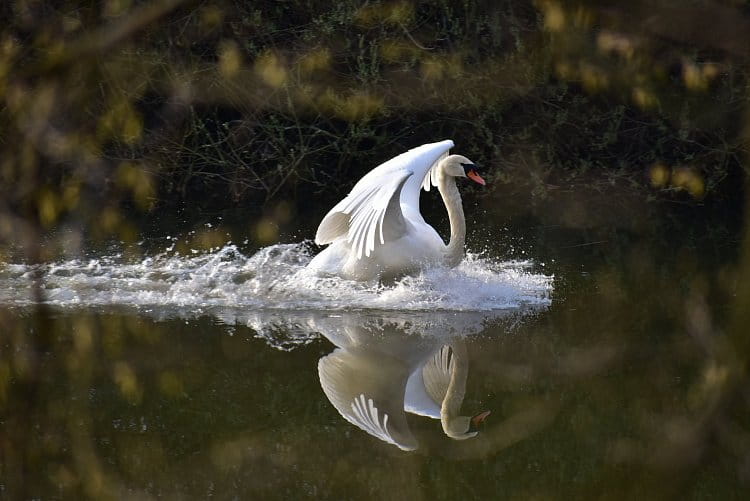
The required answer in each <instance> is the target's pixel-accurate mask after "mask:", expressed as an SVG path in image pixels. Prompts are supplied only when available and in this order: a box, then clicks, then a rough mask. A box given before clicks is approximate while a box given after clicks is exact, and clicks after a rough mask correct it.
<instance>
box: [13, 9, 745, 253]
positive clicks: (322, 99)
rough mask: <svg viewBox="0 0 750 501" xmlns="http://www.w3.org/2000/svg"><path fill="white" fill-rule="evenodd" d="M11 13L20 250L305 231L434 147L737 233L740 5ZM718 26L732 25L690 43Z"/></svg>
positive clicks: (509, 183) (509, 178)
mask: <svg viewBox="0 0 750 501" xmlns="http://www.w3.org/2000/svg"><path fill="white" fill-rule="evenodd" d="M3 9H4V11H5V12H4V14H5V16H4V17H5V18H7V19H9V21H10V22H9V23H8V24H7V25H6V26H5V27H4V28H3V31H2V33H1V34H0V48H1V49H2V50H0V95H1V96H2V98H3V107H2V108H1V109H0V132H2V143H1V144H0V148H2V152H3V168H2V175H3V183H2V188H0V189H1V190H2V193H0V194H1V195H2V198H3V200H4V201H3V203H2V205H0V219H1V220H2V221H3V224H1V225H0V234H1V235H2V236H3V237H4V238H6V239H13V238H11V237H13V236H14V235H17V232H16V229H17V228H19V227H20V228H23V231H22V233H23V234H28V235H30V236H29V237H28V238H27V239H28V240H29V241H33V240H38V236H39V235H43V234H45V233H47V232H48V231H49V230H51V229H55V228H59V227H66V226H70V227H83V228H84V229H85V232H86V233H87V235H89V236H93V237H94V238H107V237H114V238H118V239H122V240H124V241H131V240H133V239H134V238H136V235H137V233H138V228H137V224H133V221H134V220H136V221H137V220H138V216H139V214H140V215H145V216H146V217H148V214H150V213H153V212H154V211H156V210H162V211H170V210H174V209H175V208H176V207H179V206H181V205H182V206H185V205H188V206H191V207H200V208H202V209H221V208H226V207H228V206H232V205H236V204H244V206H247V207H258V208H260V207H268V206H276V205H277V204H278V203H279V201H289V202H291V203H293V204H294V205H295V207H298V208H300V210H310V209H311V208H314V207H315V206H317V205H324V203H327V202H330V201H334V200H336V199H337V198H340V197H341V196H342V195H343V194H345V193H346V191H347V190H348V189H349V187H350V186H351V184H352V183H353V182H354V181H355V180H356V179H358V178H359V177H360V176H361V175H362V174H364V173H365V172H367V171H368V170H369V169H371V168H372V167H374V166H375V165H377V164H378V163H380V162H382V161H384V160H385V159H387V158H390V157H391V156H393V155H395V154H398V153H400V152H402V151H404V150H405V149H408V148H410V147H413V146H416V145H419V144H422V143H425V142H430V141H434V140H438V139H442V138H452V139H454V140H455V142H456V144H457V145H459V146H457V151H458V150H460V151H462V152H467V154H468V153H469V152H470V154H471V156H472V158H476V160H477V162H479V163H480V164H482V165H483V166H485V169H486V173H487V177H488V181H489V182H490V184H491V185H493V186H497V187H499V188H497V189H499V190H501V191H503V192H504V194H505V196H510V197H513V196H514V195H516V196H518V197H519V198H518V201H519V203H524V204H532V205H533V204H535V203H538V202H539V201H544V200H546V199H547V198H549V197H552V198H554V197H555V196H556V190H561V189H562V190H581V191H583V192H586V191H591V192H594V193H602V192H604V193H609V194H612V195H613V196H616V195H617V194H618V193H620V192H626V193H633V192H635V193H637V195H638V197H639V198H640V199H641V200H642V201H643V204H644V206H649V205H653V202H656V203H657V204H659V203H662V205H663V202H664V203H667V205H671V204H678V205H688V206H706V205H708V206H716V205H718V206H720V209H719V211H720V212H725V213H727V214H735V215H736V214H739V213H740V212H741V211H740V210H738V209H737V207H738V206H739V205H740V204H741V203H742V198H743V197H744V192H743V190H742V182H743V179H744V171H745V169H746V150H747V144H748V137H747V136H748V132H747V131H748V130H750V124H749V123H748V121H749V120H750V119H749V118H748V117H749V116H750V115H749V114H748V109H747V100H748V93H747V85H748V83H747V64H746V63H747V58H748V51H747V49H746V45H743V44H742V43H740V41H741V40H744V39H747V35H746V33H747V32H748V31H747V30H745V31H743V30H744V29H745V27H747V25H748V18H747V16H746V15H745V13H744V11H743V8H742V7H732V6H731V2H728V3H727V2H724V3H718V2H713V1H701V2H696V3H695V4H694V5H693V7H691V8H689V9H681V8H679V6H678V4H677V3H676V2H672V1H668V0H664V1H661V2H657V4H655V5H652V4H651V3H648V2H636V3H635V4H631V3H628V5H627V6H625V5H624V4H622V2H616V1H611V2H605V3H604V4H602V3H601V2H587V1H580V2H572V3H567V2H565V3H563V2H556V1H552V0H539V1H517V0H506V1H501V2H489V1H484V2H482V1H472V2H463V3H461V4H460V5H459V4H457V3H454V2H414V3H412V2H404V1H396V2H372V3H371V2H365V3H364V4H363V3H361V2H353V1H344V2H337V3H336V5H335V6H331V5H329V4H327V3H326V2H303V1H292V2H284V3H278V2H271V1H268V2H254V3H252V4H247V5H245V4H238V3H235V2H222V1H218V2H200V3H198V4H196V3H192V2H183V1H179V0H170V1H161V2H156V3H153V2H129V1H113V2H105V3H103V4H102V5H100V6H96V5H94V4H91V5H89V4H86V3H83V2H66V3H64V5H63V6H60V7H57V8H55V7H52V6H47V5H45V4H44V3H40V2H26V1H20V0H19V1H17V2H10V3H9V4H8V5H6V6H5V7H3ZM708 13H711V15H712V16H713V19H715V20H716V22H717V23H720V25H719V24H717V25H715V26H714V27H713V28H712V29H711V30H698V29H697V28H696V22H697V20H699V19H702V16H703V15H708ZM733 14H736V15H733ZM706 31H710V32H711V33H706ZM743 37H744V38H743ZM526 194H530V196H527V195H526ZM478 196H479V197H480V198H481V197H483V196H489V195H488V194H487V193H486V192H485V193H483V194H480V195H478ZM40 257H42V256H40Z"/></svg>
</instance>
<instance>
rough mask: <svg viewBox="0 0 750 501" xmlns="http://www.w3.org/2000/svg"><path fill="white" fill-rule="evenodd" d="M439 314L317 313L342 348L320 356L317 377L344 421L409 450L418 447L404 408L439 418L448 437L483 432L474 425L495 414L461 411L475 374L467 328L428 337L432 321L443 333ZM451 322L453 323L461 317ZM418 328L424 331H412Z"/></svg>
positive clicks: (320, 327) (318, 326) (318, 322)
mask: <svg viewBox="0 0 750 501" xmlns="http://www.w3.org/2000/svg"><path fill="white" fill-rule="evenodd" d="M440 316H441V315H440V314H438V315H437V317H438V318H436V315H435V314H432V315H431V316H430V317H429V319H430V320H425V319H422V318H420V317H414V316H401V315H397V316H389V317H381V316H376V317H372V318H363V317H361V316H358V315H344V317H343V318H340V317H331V318H317V319H315V320H313V321H312V322H311V323H310V324H309V325H310V327H314V328H315V330H316V331H317V332H320V333H322V334H323V335H324V336H325V337H326V338H327V339H328V340H330V341H331V342H332V343H333V344H335V345H336V347H337V348H336V349H335V350H334V351H333V352H332V353H329V354H328V355H326V356H324V357H323V358H321V359H320V360H319V361H318V377H319V379H320V385H321V387H322V389H323V392H324V393H325V395H326V397H327V398H328V400H329V401H330V402H331V404H333V406H334V407H335V408H336V410H337V411H338V412H339V414H341V416H342V417H343V418H344V419H346V420H347V421H349V422H350V423H352V424H353V425H355V426H357V427H358V428H360V429H361V430H363V431H365V432H367V433H368V434H370V435H372V436H374V437H376V438H378V439H380V440H382V441H384V442H386V443H389V444H393V445H395V446H397V447H398V448H399V449H401V450H405V451H411V450H415V449H417V448H418V447H419V444H418V442H417V440H416V438H415V437H414V435H413V434H412V432H411V430H410V428H409V424H408V422H407V419H406V413H410V414H415V415H419V416H425V417H429V418H433V419H439V420H440V423H441V426H442V429H443V432H444V433H445V435H446V436H448V437H450V438H452V439H454V440H466V439H469V438H472V437H475V436H476V435H477V431H476V428H477V427H478V425H479V424H480V423H482V422H483V421H484V420H485V419H486V417H487V416H488V415H489V411H485V412H482V413H480V414H477V415H475V416H474V417H470V416H464V415H461V413H460V410H461V404H462V402H463V400H464V396H465V393H466V382H467V378H468V372H469V357H468V354H467V352H466V347H465V343H464V341H463V339H462V338H463V336H464V335H465V332H466V331H465V330H462V331H461V332H462V334H460V335H459V337H450V338H448V339H446V338H445V337H444V336H439V337H434V336H430V335H429V334H427V333H428V332H429V329H430V326H431V325H432V324H436V326H438V325H439V326H442V329H441V330H443V331H444V329H445V325H444V324H443V322H441V321H440V320H439V317H440ZM445 318H446V319H448V317H447V316H446V317H445ZM470 318H471V319H474V318H475V317H474V316H471V317H470ZM448 320H449V321H450V322H451V323H455V322H456V320H457V319H456V318H455V317H453V316H451V318H449V319H448ZM465 320H470V319H469V318H465ZM459 323H461V324H462V322H459ZM469 323H473V320H470V322H469ZM407 325H408V326H409V327H407ZM415 326H416V329H417V331H419V332H424V333H425V334H426V335H419V336H414V335H409V333H410V332H412V331H411V330H410V329H411V328H412V327H415ZM467 326H468V324H467ZM443 334H444V332H443Z"/></svg>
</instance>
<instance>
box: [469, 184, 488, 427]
mask: <svg viewBox="0 0 750 501" xmlns="http://www.w3.org/2000/svg"><path fill="white" fill-rule="evenodd" d="M479 179H482V178H481V177H480V178H479ZM490 413H491V411H484V412H481V413H479V414H477V415H476V416H474V417H473V418H471V424H472V426H473V427H474V428H477V427H478V426H479V425H480V424H482V423H484V421H485V419H487V416H489V415H490Z"/></svg>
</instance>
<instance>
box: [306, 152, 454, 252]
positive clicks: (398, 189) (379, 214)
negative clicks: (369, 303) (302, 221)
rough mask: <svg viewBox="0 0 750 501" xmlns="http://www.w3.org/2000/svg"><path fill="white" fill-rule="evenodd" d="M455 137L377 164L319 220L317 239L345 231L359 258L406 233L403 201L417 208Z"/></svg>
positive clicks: (342, 234) (337, 236)
mask: <svg viewBox="0 0 750 501" xmlns="http://www.w3.org/2000/svg"><path fill="white" fill-rule="evenodd" d="M452 147H453V141H451V140H449V139H448V140H445V141H440V142H437V143H430V144H423V145H422V146H419V147H417V148H414V149H411V150H409V151H407V152H406V153H402V154H401V155H398V156H397V157H394V158H392V159H390V160H388V161H387V162H385V163H383V164H381V165H379V166H378V167H376V168H375V169H373V170H372V171H370V172H369V173H368V174H367V175H365V176H364V177H363V178H362V179H360V180H359V182H358V183H357V184H356V185H354V188H352V191H351V192H350V193H349V195H347V197H346V198H345V199H343V200H342V201H341V202H339V203H338V204H336V206H335V207H334V208H333V209H331V210H330V212H328V214H327V215H326V217H324V218H323V221H321V223H320V226H319V227H318V231H317V234H316V235H315V243H317V244H320V245H323V244H328V243H331V242H333V241H335V240H338V239H340V238H344V237H346V239H347V241H348V242H349V244H350V245H351V246H352V249H353V250H354V252H355V254H356V256H357V258H362V257H363V256H369V255H370V253H372V251H373V250H375V246H376V245H378V244H379V245H382V244H384V243H385V242H386V241H389V240H394V239H397V238H399V237H400V236H402V235H403V234H404V231H405V228H406V224H405V222H404V215H403V213H402V206H406V207H409V209H410V210H411V211H413V212H416V213H418V212H419V189H420V188H421V187H424V188H425V189H429V186H430V184H434V179H432V178H433V177H434V173H433V171H434V170H435V169H434V168H435V167H436V166H437V163H438V162H439V161H440V159H441V158H443V157H444V156H445V155H447V153H448V150H450V149H451V148H452Z"/></svg>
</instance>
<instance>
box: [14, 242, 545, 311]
mask: <svg viewBox="0 0 750 501" xmlns="http://www.w3.org/2000/svg"><path fill="white" fill-rule="evenodd" d="M310 259H311V253H310V250H309V247H308V245H306V244H304V243H302V244H279V245H272V246H270V247H266V248H263V249H261V250H259V251H258V252H256V253H255V254H254V255H252V256H246V255H244V254H243V253H242V252H240V250H239V249H238V248H237V247H236V246H235V245H227V246H225V247H223V248H221V249H218V250H215V251H212V252H207V253H196V254H194V255H191V256H181V255H177V254H168V253H165V254H158V255H156V256H152V257H147V258H145V259H142V260H140V261H135V262H128V261H127V260H126V259H124V258H122V256H121V255H118V254H116V255H113V256H103V257H99V258H96V259H89V260H78V259H74V260H69V261H61V262H56V263H48V264H42V265H25V264H4V265H0V304H4V305H8V306H10V305H14V306H30V305H32V304H33V303H34V299H33V295H32V286H31V284H32V281H33V279H34V278H36V279H37V280H39V281H40V283H41V284H42V289H43V295H44V298H45V299H44V301H45V302H46V303H48V304H50V305H54V306H59V307H91V306H125V307H137V308H178V309H185V308H190V309H192V310H194V311H196V312H202V311H205V310H208V309H214V308H230V309H241V310H249V309H252V310H292V311H299V310H326V311H331V310H372V309H376V310H387V311H394V310H398V311H435V310H440V311H446V310H448V311H492V310H499V309H506V308H515V307H518V306H520V305H537V306H543V305H547V304H549V302H550V295H551V292H552V287H553V285H552V277H550V276H546V275H540V274H535V273H532V272H531V271H530V267H531V263H530V262H528V261H511V262H495V261H492V260H491V259H487V258H483V257H480V256H477V255H471V254H470V255H468V256H467V258H466V259H465V260H464V262H463V263H461V265H460V266H458V267H457V268H454V269H444V268H435V269H430V270H426V271H424V272H423V273H421V274H419V275H417V276H413V277H406V278H404V279H402V280H400V281H398V282H397V283H396V284H395V285H393V286H383V285H379V284H376V283H359V282H352V281H349V280H343V279H340V278H336V277H318V276H315V275H314V274H312V273H310V272H309V271H308V270H306V269H305V265H306V264H307V263H308V262H309V261H310Z"/></svg>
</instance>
